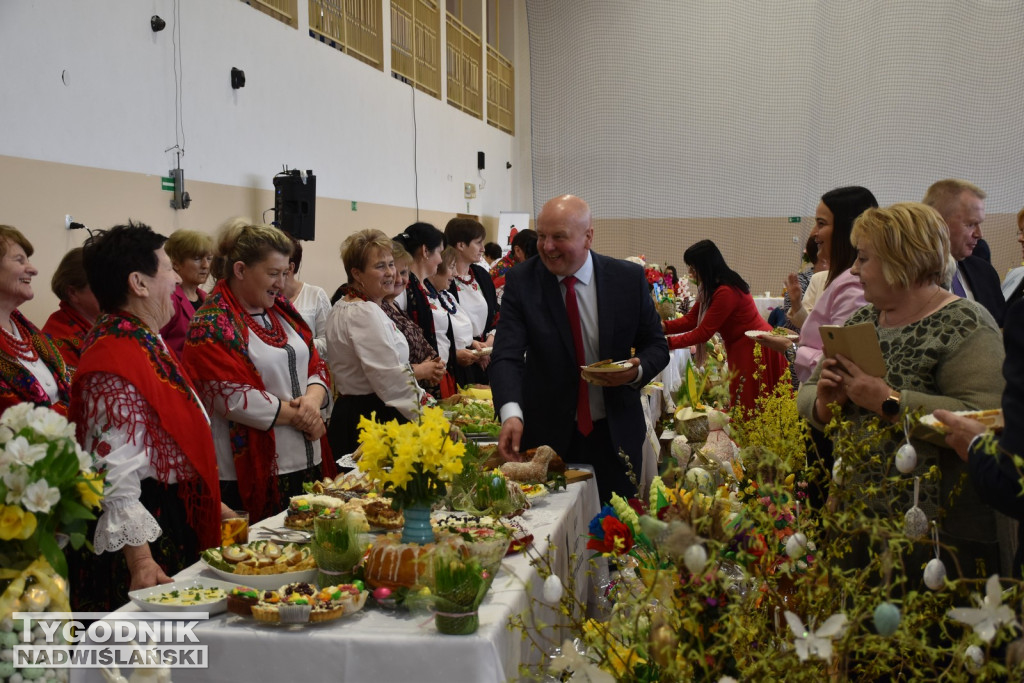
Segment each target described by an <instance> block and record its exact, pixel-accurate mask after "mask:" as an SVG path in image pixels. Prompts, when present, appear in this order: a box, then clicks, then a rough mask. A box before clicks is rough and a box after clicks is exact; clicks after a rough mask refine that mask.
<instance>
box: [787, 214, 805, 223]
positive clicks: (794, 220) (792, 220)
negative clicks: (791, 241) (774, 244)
mask: <svg viewBox="0 0 1024 683" xmlns="http://www.w3.org/2000/svg"><path fill="white" fill-rule="evenodd" d="M801 220H803V219H802V218H800V216H790V217H789V222H790V223H799V222H800V221H801Z"/></svg>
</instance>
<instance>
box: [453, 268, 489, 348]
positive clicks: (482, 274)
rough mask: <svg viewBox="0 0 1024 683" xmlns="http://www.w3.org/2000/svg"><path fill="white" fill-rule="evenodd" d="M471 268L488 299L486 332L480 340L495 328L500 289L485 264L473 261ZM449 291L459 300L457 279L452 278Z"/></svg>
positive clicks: (474, 277)
mask: <svg viewBox="0 0 1024 683" xmlns="http://www.w3.org/2000/svg"><path fill="white" fill-rule="evenodd" d="M469 270H470V272H472V273H473V279H475V280H476V283H477V284H478V285H479V286H480V291H481V292H483V295H484V300H486V301H487V320H486V321H484V333H483V335H481V337H480V338H479V340H480V341H483V337H486V336H487V333H488V332H490V331H491V330H493V329H494V318H495V316H497V315H498V290H497V289H496V288H495V286H494V280H492V279H491V275H490V273H488V272H487V271H486V270H484V267H483V266H478V265H477V264H475V263H473V264H471V265H470V266H469ZM448 291H449V292H451V293H452V296H454V297H455V300H456V301H458V300H459V286H458V285H457V284H456V283H455V280H452V285H451V287H449V288H448ZM460 303H461V302H460Z"/></svg>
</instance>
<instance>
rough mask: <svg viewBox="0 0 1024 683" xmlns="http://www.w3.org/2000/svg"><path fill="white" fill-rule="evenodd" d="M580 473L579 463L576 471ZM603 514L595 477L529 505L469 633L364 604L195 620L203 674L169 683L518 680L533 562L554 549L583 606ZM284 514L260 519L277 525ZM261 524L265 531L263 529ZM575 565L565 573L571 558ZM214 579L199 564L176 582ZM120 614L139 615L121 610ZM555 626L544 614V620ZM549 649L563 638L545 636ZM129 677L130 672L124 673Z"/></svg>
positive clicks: (89, 673) (180, 675) (89, 676)
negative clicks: (519, 537) (522, 534)
mask: <svg viewBox="0 0 1024 683" xmlns="http://www.w3.org/2000/svg"><path fill="white" fill-rule="evenodd" d="M576 467H581V466H576ZM599 510H600V505H599V502H598V494H597V484H596V482H595V480H594V479H593V478H591V479H588V480H586V481H582V482H577V483H573V484H570V485H569V486H568V487H567V489H566V490H564V491H558V492H557V493H550V494H548V495H546V496H543V497H541V498H538V499H535V500H534V501H533V507H532V508H531V509H530V510H527V511H526V512H525V513H524V514H523V520H524V525H525V526H526V528H527V530H528V531H529V532H530V533H532V534H533V536H534V543H533V546H532V547H531V549H530V550H529V551H528V552H527V553H521V554H519V555H514V556H510V557H506V558H505V562H504V563H503V565H502V568H501V571H499V572H498V574H497V576H496V577H495V580H494V584H493V585H492V587H491V590H490V592H489V593H488V594H487V596H486V598H485V599H484V602H483V604H482V605H481V606H480V611H479V614H480V628H479V630H478V631H477V632H476V633H474V634H472V635H468V636H447V635H442V634H439V633H438V632H437V630H436V629H435V628H434V625H433V623H431V622H429V621H427V619H428V617H427V616H425V615H423V614H409V613H403V612H387V611H382V610H380V609H378V608H376V607H373V606H371V605H370V604H369V602H368V604H367V606H366V607H365V608H364V609H363V610H362V611H360V612H359V613H357V614H355V615H352V616H349V617H343V618H342V619H340V620H338V621H335V622H330V623H327V624H323V625H317V626H305V627H280V626H278V627H275V626H257V625H255V624H254V623H253V621H252V620H250V619H245V618H243V617H239V616H236V615H233V614H230V613H227V614H220V615H217V616H215V617H213V618H212V619H210V620H209V621H207V622H203V623H201V624H200V625H199V626H198V627H197V628H196V629H195V634H196V636H197V637H198V639H199V644H201V645H207V646H208V647H209V650H208V652H209V662H210V666H209V668H208V669H174V670H173V671H172V674H173V679H174V681H175V683H187V682H188V681H209V682H219V681H223V682H224V683H229V682H230V683H234V682H236V681H280V682H284V681H308V682H310V683H313V682H318V681H377V682H381V683H384V682H388V681H416V682H417V683H421V682H423V683H429V682H430V681H437V682H438V683H462V682H465V683H484V682H486V681H506V680H517V679H518V678H519V674H518V667H519V665H520V664H521V663H528V662H537V661H538V660H539V659H540V657H541V656H542V655H541V653H540V652H538V651H537V650H535V649H532V648H531V646H530V644H529V641H528V640H524V639H523V638H522V635H521V633H519V632H518V631H512V630H510V629H509V628H508V627H507V625H508V623H509V619H510V618H511V617H513V616H515V615H517V614H520V613H521V612H523V610H525V609H526V608H527V607H528V606H529V602H530V601H529V597H530V596H531V595H532V596H534V597H535V598H538V599H539V598H540V596H541V590H542V586H541V581H540V580H539V578H538V573H537V569H536V568H535V567H532V566H531V565H530V559H531V558H532V557H537V556H538V555H543V554H544V553H546V552H547V551H548V549H549V547H550V548H551V550H552V555H553V558H554V566H555V567H556V568H557V573H558V574H559V575H560V576H563V577H566V576H568V575H569V573H570V572H572V574H573V575H574V576H575V579H576V581H575V583H576V592H577V598H578V599H579V600H580V602H581V603H582V604H586V603H587V591H588V587H589V583H590V576H589V574H588V569H589V563H588V562H586V561H585V559H584V558H586V557H588V556H589V554H590V551H587V550H586V541H587V539H586V533H587V526H588V524H589V522H590V520H591V518H593V516H594V515H596V514H597V513H598V512H599ZM282 518H283V513H282V514H281V515H279V516H278V517H276V518H271V519H270V520H267V521H266V522H265V524H266V525H267V526H270V527H275V526H280V524H281V519H282ZM261 525H262V524H261ZM574 555H575V557H576V558H577V559H576V561H575V563H574V566H573V567H571V568H570V566H569V565H570V558H571V557H572V556H574ZM197 576H200V577H202V576H206V577H210V578H216V577H215V575H214V574H213V573H212V572H211V571H210V570H209V569H207V568H205V565H202V564H201V563H197V564H195V565H193V566H191V567H189V568H188V569H186V570H184V571H182V572H181V573H180V574H178V575H177V576H176V577H175V579H176V580H179V579H190V578H194V577H197ZM118 611H119V612H125V611H138V608H136V607H135V606H134V605H131V604H129V605H126V606H125V607H122V608H121V610H118ZM544 621H546V623H549V624H550V623H552V618H551V617H550V615H549V616H548V618H547V619H544ZM546 635H547V636H548V637H549V642H550V643H551V644H552V645H559V644H561V642H562V634H560V633H552V632H550V630H549V632H548V633H547V634H546ZM122 673H123V674H124V675H127V672H122ZM72 674H73V675H72V680H73V681H90V682H92V681H101V680H102V678H101V677H100V673H99V671H98V670H95V669H78V670H73V672H72Z"/></svg>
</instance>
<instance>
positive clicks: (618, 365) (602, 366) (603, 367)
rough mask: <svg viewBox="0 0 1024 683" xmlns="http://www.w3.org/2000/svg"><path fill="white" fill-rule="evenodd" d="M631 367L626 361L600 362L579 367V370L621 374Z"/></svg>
mask: <svg viewBox="0 0 1024 683" xmlns="http://www.w3.org/2000/svg"><path fill="white" fill-rule="evenodd" d="M631 367H633V364H632V363H630V362H629V361H628V360H602V361H598V362H597V363H591V364H590V365H581V366H580V370H582V371H583V372H600V373H604V372H622V371H623V370H629V369H630V368H631Z"/></svg>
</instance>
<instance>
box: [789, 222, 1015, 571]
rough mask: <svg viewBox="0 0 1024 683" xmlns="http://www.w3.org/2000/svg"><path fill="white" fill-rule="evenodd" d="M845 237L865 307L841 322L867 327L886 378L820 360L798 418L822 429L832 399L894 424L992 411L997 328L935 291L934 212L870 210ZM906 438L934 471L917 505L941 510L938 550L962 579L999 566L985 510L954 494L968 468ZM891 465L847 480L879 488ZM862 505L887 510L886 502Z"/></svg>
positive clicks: (970, 495)
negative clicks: (954, 558)
mask: <svg viewBox="0 0 1024 683" xmlns="http://www.w3.org/2000/svg"><path fill="white" fill-rule="evenodd" d="M851 241H852V243H853V244H854V246H855V247H856V249H857V257H856V260H855V261H854V264H853V268H852V273H853V274H854V275H855V276H856V277H858V278H859V279H860V283H861V285H862V286H863V289H864V298H865V299H866V300H867V302H868V305H867V306H864V307H863V308H861V309H859V310H858V311H857V312H855V313H854V314H853V315H852V316H850V319H849V320H847V321H846V325H848V326H849V325H856V324H859V323H869V324H871V325H872V326H874V328H875V331H876V333H877V335H878V340H879V344H880V346H881V349H882V356H883V358H884V360H885V367H886V371H885V376H884V377H873V376H871V375H869V374H868V373H866V372H864V371H863V370H862V369H861V368H859V367H858V366H857V365H856V364H855V363H854V362H853V361H852V360H850V359H849V358H844V357H842V356H837V357H836V358H832V359H829V358H825V359H823V360H822V361H821V363H819V364H818V367H817V368H815V371H814V373H813V374H812V375H811V378H810V379H809V380H808V381H807V383H806V384H804V385H803V387H801V389H800V393H799V395H798V397H797V402H798V405H799V408H800V412H801V414H802V415H803V416H804V417H806V418H807V419H808V420H809V421H810V422H811V424H812V425H814V426H815V427H816V428H818V429H821V430H824V427H825V425H826V424H827V423H828V422H829V421H830V420H831V419H832V406H833V405H838V406H839V407H840V408H841V410H842V415H843V419H845V420H852V421H854V422H857V423H861V422H865V421H867V420H868V419H869V418H881V419H882V420H885V421H890V422H896V421H899V420H901V419H904V417H905V415H906V414H907V413H908V412H913V413H917V412H921V413H931V412H932V411H933V410H935V409H937V408H943V409H946V410H977V409H986V408H995V407H997V406H998V405H999V400H1000V396H1001V394H1002V389H1003V378H1002V376H1001V374H1000V367H1001V364H1002V358H1003V347H1002V343H1001V339H1000V336H999V329H998V327H996V323H995V320H994V319H993V318H992V316H991V315H990V314H989V313H988V311H986V310H985V309H984V308H983V307H982V306H981V305H980V304H977V303H975V302H974V301H970V300H968V299H963V298H960V297H958V296H956V295H954V294H952V293H951V292H949V291H947V290H945V289H943V288H942V286H941V284H940V283H941V282H942V277H943V272H944V270H945V267H946V262H947V260H948V258H949V248H950V247H949V235H948V231H947V229H946V224H945V222H944V221H943V220H942V217H941V216H940V215H939V214H938V212H937V211H935V210H934V209H932V208H931V207H929V206H925V205H924V204H919V203H916V202H906V203H902V204H893V205H892V206H890V207H888V208H884V209H880V208H870V209H867V210H866V211H864V213H863V214H861V216H860V217H859V218H858V219H857V220H856V222H855V223H854V225H853V233H852V235H851ZM910 442H911V444H912V445H913V446H914V448H915V450H916V452H917V468H916V470H915V471H914V472H915V473H916V474H919V475H920V474H924V473H925V472H927V471H928V470H929V468H931V467H932V466H938V468H939V470H940V472H941V480H940V481H939V482H935V481H934V480H925V479H923V480H922V487H921V493H922V496H921V497H922V500H921V502H920V503H919V506H920V508H921V509H922V510H923V511H924V512H925V514H926V515H927V516H928V518H929V519H937V518H939V514H940V511H943V513H944V514H943V516H942V518H941V524H940V526H939V535H940V541H941V543H942V544H943V546H947V545H948V546H952V547H955V548H956V549H957V551H958V552H957V554H958V558H959V566H960V567H961V568H963V569H965V570H966V571H967V573H968V574H969V575H973V574H974V570H975V566H976V563H975V560H984V561H985V562H986V564H987V570H988V572H989V573H991V572H992V571H999V567H1000V548H999V539H998V538H997V533H996V522H995V516H994V514H993V512H992V510H991V509H990V508H988V507H987V506H986V505H985V504H984V503H983V502H982V501H981V500H980V499H979V498H978V496H977V493H976V492H975V491H974V489H973V488H971V487H969V486H965V487H962V490H960V491H959V493H957V492H956V491H957V489H958V488H960V485H959V483H958V482H959V479H960V477H961V475H962V474H966V464H965V463H963V462H962V461H961V460H960V459H959V458H958V457H957V455H956V453H954V452H953V451H952V450H950V449H948V448H939V447H937V446H935V445H933V444H931V443H929V442H925V441H920V440H917V439H914V438H911V439H910ZM898 447H899V444H898V443H893V444H889V445H888V447H887V448H886V451H885V453H886V454H891V453H895V452H896V449H897V448H898ZM891 462H892V458H891V457H884V458H871V459H866V460H865V461H864V462H860V463H857V464H856V465H854V467H855V471H856V475H855V479H856V480H857V481H859V482H861V483H864V484H866V485H868V486H871V485H879V484H880V483H881V482H882V481H883V480H884V479H885V478H886V477H887V476H890V474H891ZM847 464H848V465H850V463H847ZM951 499H952V500H953V502H952V504H951V505H948V507H947V502H948V501H949V500H951ZM869 505H871V506H872V507H873V508H875V509H877V510H878V512H879V513H880V514H888V513H887V512H886V511H887V510H888V509H889V507H890V506H891V505H892V501H889V500H885V501H880V500H879V501H869ZM908 507H909V504H908ZM944 508H945V509H944ZM943 509H944V510H943ZM924 559H925V560H927V558H924ZM908 566H909V565H908ZM946 566H947V567H949V566H951V564H947V565H946ZM982 576H987V574H984V575H982Z"/></svg>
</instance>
